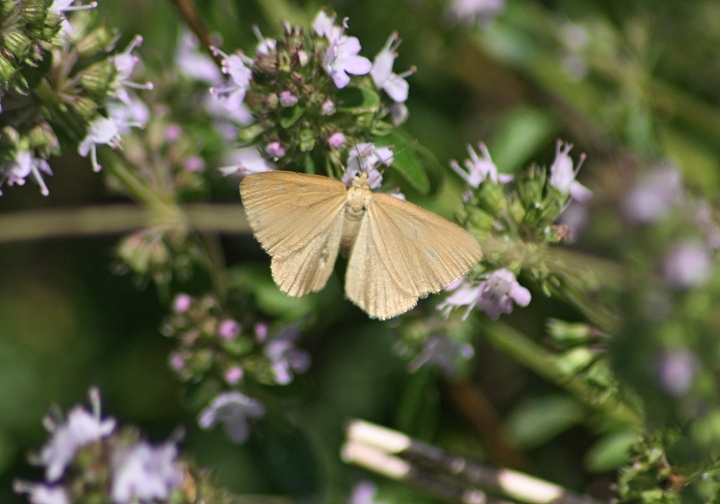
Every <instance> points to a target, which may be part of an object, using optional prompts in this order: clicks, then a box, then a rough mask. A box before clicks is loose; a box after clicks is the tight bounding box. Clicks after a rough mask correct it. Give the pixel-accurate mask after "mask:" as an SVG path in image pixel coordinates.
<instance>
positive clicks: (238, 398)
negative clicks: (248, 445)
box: [198, 392, 265, 443]
mask: <svg viewBox="0 0 720 504" xmlns="http://www.w3.org/2000/svg"><path fill="white" fill-rule="evenodd" d="M263 416H265V407H264V406H263V405H262V403H261V402H260V401H258V400H256V399H252V398H250V397H247V396H246V395H243V394H241V393H240V392H226V393H224V394H220V395H219V396H217V397H216V398H215V399H213V401H212V403H210V405H209V406H208V407H207V408H205V409H204V410H203V411H202V413H200V417H199V418H198V424H199V425H200V427H201V428H203V429H206V430H207V429H210V428H212V427H213V426H214V425H215V424H217V423H218V422H223V423H224V424H225V432H227V434H228V436H230V439H232V440H233V441H234V442H235V443H244V442H245V441H246V440H247V438H248V418H262V417H263Z"/></svg>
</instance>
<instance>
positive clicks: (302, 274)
mask: <svg viewBox="0 0 720 504" xmlns="http://www.w3.org/2000/svg"><path fill="white" fill-rule="evenodd" d="M346 192H347V189H346V187H345V184H343V183H342V182H339V181H337V180H333V179H330V178H328V177H321V176H318V175H307V174H300V173H293V172H287V171H273V172H263V173H256V174H253V175H248V176H247V177H245V178H244V179H243V181H242V183H241V184H240V195H241V196H242V200H243V205H244V206H245V213H246V215H247V219H248V222H249V223H250V227H251V228H252V230H253V233H254V234H255V237H256V238H257V240H258V241H259V242H260V244H261V245H262V246H263V248H264V249H265V250H266V251H267V252H268V254H270V256H271V257H272V261H271V270H272V275H273V279H274V280H275V283H276V284H277V285H278V286H279V287H280V289H281V290H282V291H283V292H285V293H287V294H289V295H291V296H295V297H298V296H303V295H305V294H308V293H310V292H315V291H318V290H320V289H322V288H323V287H324V286H325V284H326V283H327V280H328V278H329V277H330V275H331V274H332V271H333V267H334V266H335V259H336V258H337V255H338V250H339V248H340V239H341V236H342V225H343V210H344V206H345V198H346Z"/></svg>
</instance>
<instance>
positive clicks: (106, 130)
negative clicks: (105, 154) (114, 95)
mask: <svg viewBox="0 0 720 504" xmlns="http://www.w3.org/2000/svg"><path fill="white" fill-rule="evenodd" d="M121 142H122V138H121V137H120V129H119V128H118V125H117V123H116V122H115V121H114V120H112V119H108V118H106V117H98V118H97V119H95V120H94V121H93V122H91V123H90V126H89V127H88V131H87V135H86V136H85V138H83V140H82V141H81V142H80V144H79V145H78V153H79V154H80V155H81V156H82V157H86V156H87V155H88V153H89V154H90V162H91V164H92V168H93V171H96V172H99V171H100V170H101V169H102V166H100V163H98V160H97V146H98V145H103V144H107V145H109V146H110V147H112V148H113V149H116V148H117V147H119V146H120V143H121Z"/></svg>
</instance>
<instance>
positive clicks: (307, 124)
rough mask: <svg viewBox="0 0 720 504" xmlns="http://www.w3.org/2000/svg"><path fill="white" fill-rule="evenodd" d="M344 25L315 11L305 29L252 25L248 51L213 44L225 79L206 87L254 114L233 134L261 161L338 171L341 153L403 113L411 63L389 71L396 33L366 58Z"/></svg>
mask: <svg viewBox="0 0 720 504" xmlns="http://www.w3.org/2000/svg"><path fill="white" fill-rule="evenodd" d="M347 28H348V21H347V19H345V20H343V21H342V23H341V24H340V25H339V26H338V24H337V23H336V18H335V16H334V15H333V16H328V15H327V14H326V13H325V11H321V12H320V13H319V14H318V16H317V17H316V19H315V22H314V23H313V27H312V31H311V32H309V33H307V32H306V31H304V30H303V29H301V28H298V27H291V26H289V25H285V31H284V36H283V37H281V38H279V39H277V40H271V39H266V38H264V37H262V35H260V33H259V32H257V35H258V38H259V44H258V46H257V48H256V50H255V54H254V56H253V57H252V58H251V57H248V56H246V55H244V54H242V53H236V54H232V55H228V54H225V53H223V52H221V51H220V50H219V49H216V51H217V54H218V55H221V56H222V57H223V73H225V74H226V75H227V76H228V79H227V81H225V82H223V83H221V84H219V85H215V86H213V88H212V89H211V92H212V93H213V95H214V96H215V97H216V98H217V99H219V100H220V101H221V102H222V103H223V104H224V107H225V109H226V110H227V111H230V112H232V111H238V110H243V109H244V110H249V112H250V114H251V116H252V119H253V122H252V123H251V124H248V125H246V126H244V127H241V129H240V133H239V137H240V139H241V140H242V141H244V142H246V143H248V144H253V145H255V146H257V148H258V151H259V152H261V153H262V156H263V158H265V159H266V160H267V161H271V162H273V163H275V164H276V165H277V166H278V167H280V168H286V167H289V166H295V167H296V166H298V164H302V163H303V162H304V163H305V166H306V167H310V169H314V170H315V171H321V170H325V171H326V172H327V173H328V175H331V176H334V177H336V178H340V175H341V173H342V171H343V163H342V162H341V160H342V159H345V158H346V157H347V154H348V153H350V152H351V151H352V149H354V148H355V146H356V145H359V144H365V143H367V142H368V141H369V140H372V139H374V138H380V137H382V136H383V135H387V134H388V133H389V132H390V131H391V130H392V128H393V127H394V126H396V125H399V124H400V123H402V122H403V121H404V120H405V118H406V117H407V108H406V107H405V105H404V102H405V101H406V100H407V97H408V83H407V81H406V80H405V78H406V77H407V76H409V75H410V74H411V73H412V72H413V71H414V69H411V70H409V71H408V72H405V73H402V74H397V73H394V72H393V64H394V60H395V58H396V56H397V54H396V52H395V51H396V50H397V48H398V46H399V44H400V40H399V39H398V36H397V34H392V35H391V36H390V38H389V40H388V42H387V44H386V45H385V47H384V48H383V49H382V50H381V51H380V53H379V54H378V55H377V57H376V58H375V60H374V62H371V61H370V60H369V59H368V58H366V57H364V56H361V55H360V54H359V53H360V50H361V46H360V42H359V40H358V39H357V38H356V37H352V36H349V35H347V33H346V30H347ZM260 169H262V168H260ZM225 171H226V172H231V171H232V170H225ZM238 171H241V172H243V173H248V172H252V171H253V169H252V168H248V167H245V168H243V169H239V170H238Z"/></svg>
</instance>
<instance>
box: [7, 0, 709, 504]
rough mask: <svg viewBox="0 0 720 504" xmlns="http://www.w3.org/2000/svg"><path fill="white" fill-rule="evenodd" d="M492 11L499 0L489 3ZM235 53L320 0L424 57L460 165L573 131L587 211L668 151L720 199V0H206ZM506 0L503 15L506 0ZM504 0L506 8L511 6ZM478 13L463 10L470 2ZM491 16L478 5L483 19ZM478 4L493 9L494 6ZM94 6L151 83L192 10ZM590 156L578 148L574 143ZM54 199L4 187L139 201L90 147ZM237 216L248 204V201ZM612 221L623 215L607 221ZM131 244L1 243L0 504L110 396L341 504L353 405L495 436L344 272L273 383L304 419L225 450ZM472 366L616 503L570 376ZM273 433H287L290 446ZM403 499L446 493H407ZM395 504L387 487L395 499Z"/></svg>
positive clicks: (54, 186)
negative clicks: (187, 385) (32, 457)
mask: <svg viewBox="0 0 720 504" xmlns="http://www.w3.org/2000/svg"><path fill="white" fill-rule="evenodd" d="M496 4H497V5H496ZM196 5H197V8H198V10H199V12H200V14H201V16H202V17H203V19H204V21H205V23H206V24H207V26H208V27H209V29H210V30H211V31H212V32H213V33H217V34H219V35H220V36H221V38H222V48H223V49H224V50H225V51H226V52H228V53H230V52H231V51H233V50H234V49H236V48H241V49H244V50H245V51H252V49H253V48H254V47H255V45H256V43H257V39H256V37H255V35H254V34H253V31H252V26H253V25H257V26H258V27H259V28H260V31H261V32H262V33H263V34H264V35H265V36H267V37H274V36H277V35H279V34H280V33H281V31H280V30H281V24H280V22H281V21H282V20H289V21H291V22H292V23H293V24H301V25H305V26H308V27H309V26H310V23H311V22H312V19H313V18H314V16H315V15H316V13H317V12H318V10H319V8H320V7H321V6H323V5H324V6H326V7H327V8H328V10H330V11H333V10H334V11H336V12H337V13H338V16H339V17H340V18H343V17H346V16H347V17H348V18H349V33H350V34H351V35H353V36H356V37H358V38H359V40H360V42H361V44H362V47H363V49H362V52H361V54H363V55H364V56H367V57H369V58H372V57H374V55H375V54H376V53H377V52H378V51H379V50H380V49H381V48H382V47H383V45H384V44H385V42H386V40H387V38H388V36H389V35H390V34H391V33H392V32H393V31H397V32H398V34H399V37H400V38H401V39H402V40H403V42H402V45H401V46H400V48H399V51H398V52H399V57H398V58H397V60H396V62H395V67H394V68H395V71H396V72H402V71H404V70H406V69H409V68H410V67H411V66H415V67H417V72H416V73H415V74H414V75H412V76H411V77H409V79H408V80H409V83H410V97H409V99H408V101H407V106H408V108H409V111H410V115H409V119H408V122H407V123H406V125H405V127H406V129H407V131H408V132H409V133H410V134H411V135H412V136H413V137H415V138H417V139H418V141H419V143H420V145H422V146H424V147H426V148H427V149H428V150H429V151H431V152H432V153H433V154H434V155H435V156H436V157H437V159H438V160H439V161H440V164H441V165H443V166H445V167H447V166H448V162H449V161H450V160H452V159H455V160H462V159H464V158H465V157H466V155H467V154H466V145H467V144H472V145H476V144H477V143H478V142H480V141H484V142H485V143H486V144H487V145H488V147H489V150H490V153H491V154H492V156H493V160H494V161H495V163H496V165H497V166H498V167H499V168H500V170H501V171H503V172H506V173H513V172H514V171H515V170H517V169H519V168H520V167H523V166H526V165H527V164H529V163H531V162H532V161H535V162H538V163H540V164H543V165H549V164H550V163H551V162H552V160H553V157H554V152H555V141H556V139H558V138H562V139H563V140H566V141H569V142H571V143H573V144H575V147H574V149H573V151H572V153H573V154H574V155H575V156H579V154H580V153H583V152H584V153H586V154H587V161H586V162H585V164H584V165H583V168H582V172H581V175H580V179H581V180H582V181H583V183H584V184H585V185H587V186H589V187H590V188H591V189H592V190H593V191H594V193H595V198H594V200H593V203H592V210H596V211H597V212H596V214H594V215H599V216H600V217H598V218H599V219H601V218H602V215H603V207H604V206H606V205H612V204H615V203H614V202H615V201H616V200H617V192H618V191H619V190H620V189H621V188H622V181H623V177H624V173H625V172H626V171H627V170H631V169H632V167H634V166H637V165H643V164H650V163H654V162H656V161H659V160H669V161H672V162H673V163H675V164H677V166H679V167H680V169H681V171H682V173H683V176H684V178H685V180H686V181H687V183H688V184H689V186H690V188H691V190H693V191H695V192H696V193H698V194H701V195H703V196H704V197H706V198H708V199H709V200H710V201H711V202H712V201H714V200H715V199H716V198H717V196H716V195H717V191H716V189H717V187H718V175H719V174H720V170H719V168H720V167H719V166H718V159H719V158H718V151H719V149H720V107H718V98H719V95H720V87H718V85H717V83H718V81H719V80H720V52H718V51H717V48H718V47H720V3H718V2H717V1H715V0H706V1H703V0H697V1H694V2H686V1H682V0H666V1H664V2H655V1H651V0H635V1H632V2H628V1H626V0H609V1H608V0H566V1H560V0H559V1H549V0H548V1H532V0H506V1H505V2H504V3H503V2H489V1H485V2H482V1H480V0H476V1H475V2H473V1H471V0H465V1H461V0H458V1H457V2H454V3H453V2H444V1H439V0H387V1H384V2H377V1H373V0H344V1H338V2H335V3H324V4H321V3H317V2H299V1H283V0H253V1H248V0H242V1H240V0H223V1H214V0H208V1H202V2H196ZM493 5H495V7H493ZM496 7H497V8H496ZM463 9H465V10H463ZM473 9H480V12H481V13H480V14H479V15H478V16H470V15H468V11H472V10H473ZM483 9H484V10H483ZM98 11H99V12H100V13H101V14H102V16H105V17H106V18H107V20H108V24H109V25H110V26H114V27H117V28H118V29H119V30H120V32H121V41H120V42H119V44H118V47H125V45H126V44H127V43H128V42H129V41H130V40H131V39H132V37H134V36H135V35H136V34H141V35H142V36H143V38H144V42H143V45H142V47H141V49H140V50H139V54H140V55H141V56H142V60H143V64H144V67H145V70H146V73H147V75H148V78H149V80H152V75H157V74H160V73H161V72H162V71H167V70H168V68H167V67H168V65H172V62H173V58H174V54H175V47H176V43H177V40H178V35H179V27H180V26H181V25H182V23H183V21H182V20H181V18H180V16H179V15H178V14H177V12H176V10H175V9H174V6H173V5H172V3H171V2H170V1H168V0H165V1H162V0H142V1H139V0H138V1H131V0H117V1H112V2H110V1H102V0H101V1H100V2H99V6H98ZM576 159H577V157H576ZM51 163H52V166H53V172H54V175H53V176H52V177H49V178H47V180H46V181H47V183H48V184H49V186H50V196H49V197H43V196H41V195H40V194H39V192H38V190H37V187H35V186H33V185H30V184H28V185H26V186H24V187H14V188H7V190H5V191H3V192H4V194H3V196H2V197H1V198H0V218H3V217H5V216H8V215H10V214H11V213H12V212H21V211H32V210H44V211H51V210H52V209H54V208H70V207H72V208H77V207H83V206H87V205H104V204H108V203H117V202H121V201H124V200H123V199H122V198H120V197H118V196H117V195H115V194H114V193H112V192H111V191H110V190H109V189H108V188H107V187H106V185H105V184H104V179H103V175H102V174H99V175H98V174H95V173H93V172H92V170H91V168H90V165H89V162H88V161H87V160H86V159H83V158H80V157H78V156H75V155H68V156H66V157H63V158H62V159H53V160H51ZM215 168H216V166H212V165H211V164H209V165H208V167H207V170H206V177H207V178H208V179H209V181H210V188H211V189H210V199H211V200H212V201H216V202H225V203H238V204H239V197H238V194H237V187H236V185H235V182H233V181H230V180H228V179H224V178H222V177H221V176H220V175H219V174H218V173H217V172H216V170H215ZM432 178H433V182H434V186H433V191H432V193H431V194H430V195H419V194H415V193H413V191H412V189H411V188H409V187H407V188H406V187H403V190H404V192H405V193H406V194H407V196H408V199H410V200H413V201H416V202H418V203H419V204H422V205H424V206H426V207H429V208H432V209H434V210H435V211H437V212H439V213H444V214H445V215H451V213H452V211H453V210H454V209H455V207H456V204H457V201H458V198H457V196H458V195H459V194H460V193H461V191H462V188H463V183H462V181H461V180H460V179H459V177H457V176H455V175H454V174H453V173H452V172H451V170H449V169H448V170H446V171H445V173H436V174H432ZM238 212H239V214H238V215H240V208H239V207H238ZM608 222H609V221H608ZM591 229H592V231H591V232H588V233H587V234H582V233H581V234H580V235H579V236H578V238H577V242H576V243H575V245H574V246H575V247H577V248H579V249H581V250H585V251H588V252H592V253H595V254H599V255H605V254H608V253H610V252H609V251H608V249H607V248H606V247H607V246H606V243H607V239H608V237H611V236H612V232H613V230H612V229H607V228H604V227H603V221H602V220H600V221H599V222H595V225H594V227H592V228H591ZM118 239H119V237H118V236H112V235H111V236H97V237H83V238H73V237H68V238H51V239H38V240H32V241H20V242H15V241H14V242H7V241H3V240H2V237H0V475H1V476H0V501H2V502H7V503H11V502H22V501H23V500H24V499H23V498H21V497H18V496H15V495H14V494H13V493H12V491H11V482H12V480H13V479H14V478H17V477H22V478H27V479H38V478H39V475H38V471H37V469H36V468H33V467H32V466H30V465H29V464H28V463H27V461H26V455H27V454H28V452H29V451H31V450H37V449H38V448H39V447H40V446H41V445H42V444H43V443H44V442H45V440H46V433H45V431H44V429H43V428H42V425H41V419H42V417H43V415H44V414H46V413H47V412H48V410H49V408H50V406H51V404H53V403H57V404H59V405H60V406H62V407H63V408H65V409H67V408H69V407H70V406H71V405H73V404H76V403H78V402H83V403H85V404H87V403H86V397H87V395H86V393H87V390H88V388H89V387H90V386H91V385H97V386H99V387H100V388H101V390H102V393H103V398H104V411H106V412H108V414H111V415H112V416H115V417H116V418H118V419H119V420H120V421H122V422H128V423H136V424H138V425H140V426H141V427H142V429H143V430H144V432H145V433H146V434H147V435H148V437H149V438H151V439H153V440H155V441H160V440H163V439H165V438H167V437H168V436H169V435H170V433H171V432H172V431H173V429H174V428H176V427H177V426H185V427H186V428H187V436H186V441H185V443H184V448H185V449H186V450H187V452H188V453H189V454H191V455H192V456H194V457H195V458H196V459H197V461H198V462H199V463H200V464H203V465H207V466H209V467H212V468H213V469H214V474H215V475H216V476H217V478H218V480H219V482H220V483H221V484H222V485H225V486H227V487H228V488H230V489H231V490H233V491H235V492H238V493H241V494H265V495H279V494H290V495H299V496H302V495H305V496H307V495H314V496H315V497H316V498H317V501H320V502H322V501H325V502H342V501H343V500H344V498H345V496H346V495H347V494H348V492H349V489H350V488H351V486H352V485H353V483H354V482H356V481H359V480H361V479H365V478H368V479H375V478H374V477H373V476H370V475H368V474H367V473H364V472H363V471H361V470H359V469H355V468H352V467H349V466H346V465H344V464H343V463H342V462H341V461H340V460H339V457H338V451H339V447H340V443H341V441H342V436H343V426H344V422H345V420H346V419H348V418H351V417H361V418H365V419H368V420H371V421H375V422H378V423H381V424H383V425H388V426H391V427H396V428H401V429H405V430H406V431H410V433H412V434H413V435H417V436H419V437H423V438H425V439H429V440H432V441H433V442H436V443H439V444H441V445H443V446H445V447H446V448H447V449H456V450H458V451H459V452H461V453H463V454H466V455H469V456H473V457H477V458H480V459H483V458H485V457H486V456H487V453H486V451H485V447H484V445H483V443H482V441H481V438H482V436H481V434H479V433H478V432H477V431H476V429H475V428H474V426H473V424H472V422H471V421H470V420H469V419H468V418H467V416H466V415H464V414H463V413H462V410H463V408H462V405H461V404H458V401H460V402H462V400H463V399H462V394H461V393H460V392H459V389H458V387H457V384H452V383H449V382H447V381H445V380H443V379H442V378H441V377H440V376H439V375H437V374H434V373H432V372H430V371H425V370H421V371H419V372H417V373H408V370H407V363H406V362H405V361H404V360H402V359H401V358H400V357H398V356H397V339H396V336H395V335H394V333H393V331H392V327H391V326H392V324H386V323H380V322H376V321H369V320H368V319H367V317H366V316H365V315H364V314H362V313H361V312H359V311H358V310H357V309H355V308H354V307H352V306H351V305H350V304H349V303H348V302H346V301H345V300H343V298H342V295H341V289H340V286H339V284H338V283H337V280H335V283H334V284H331V285H330V286H329V288H328V289H327V291H326V292H324V293H323V294H320V295H319V296H320V297H318V298H317V301H316V302H317V304H318V306H319V305H323V306H324V308H323V309H322V311H321V313H322V314H323V316H324V317H326V319H325V320H324V322H323V323H322V324H318V327H317V329H315V330H314V331H311V332H310V333H309V334H305V335H304V337H303V342H302V346H303V348H305V349H307V350H308V351H309V352H310V353H311V355H312V366H311V368H310V370H309V371H308V372H307V373H306V374H305V375H303V376H301V377H299V378H298V379H297V380H296V381H295V382H294V383H293V384H292V385H290V386H288V387H286V388H284V389H283V390H281V391H279V392H278V394H280V395H281V396H282V397H283V399H284V400H285V401H286V404H287V414H288V416H289V418H291V419H292V421H291V422H290V425H292V428H290V427H287V426H286V427H283V429H279V430H278V431H279V432H281V433H282V434H278V433H277V432H278V431H276V432H275V434H273V435H272V436H269V437H267V438H265V441H266V443H265V445H264V446H262V443H257V442H256V443H249V444H248V445H244V446H241V447H238V446H235V445H231V444H229V443H228V441H227V439H226V437H225V436H224V434H223V433H222V432H221V431H220V430H216V431H213V432H209V433H208V432H201V431H199V430H198V429H197V427H196V423H195V415H196V413H195V412H193V411H190V410H189V409H188V408H186V407H185V406H183V401H182V397H183V391H182V385H181V384H180V383H179V382H178V381H177V380H176V378H175V377H174V375H173V374H172V372H171V371H170V370H169V368H168V364H167V362H168V354H169V352H170V351H171V349H172V343H171V342H170V341H169V340H168V339H167V338H165V337H163V336H162V335H161V333H160V331H159V327H160V326H161V324H162V321H163V318H164V317H165V316H166V315H167V312H168V305H169V300H168V299H167V296H166V295H164V293H162V292H158V291H157V290H156V288H155V286H154V284H152V283H147V282H142V281H138V279H137V278H133V276H132V275H127V274H124V275H123V274H120V273H119V268H117V259H116V258H115V257H114V246H115V245H116V243H117V240H118ZM222 244H223V250H224V253H225V256H226V260H227V263H228V264H230V265H236V264H241V263H248V264H249V265H251V266H257V267H258V268H265V269H267V261H266V258H265V257H264V254H263V253H262V251H261V250H260V249H259V247H257V245H256V244H255V242H254V240H253V238H252V236H250V235H236V236H223V238H222ZM548 317H560V318H563V319H567V320H571V321H572V320H579V319H580V313H578V312H577V311H576V310H575V309H573V308H572V307H570V306H568V305H566V304H563V303H559V302H555V301H552V300H549V299H548V298H546V297H545V296H544V295H543V293H542V292H540V291H533V301H532V303H531V305H530V306H529V307H527V308H525V309H521V310H516V311H515V313H513V314H512V315H511V316H509V317H508V322H509V323H510V324H511V325H513V326H514V327H517V328H520V329H521V330H522V331H523V332H524V333H525V334H526V335H528V336H530V337H532V338H535V339H538V340H541V339H542V337H543V336H542V334H543V333H544V330H545V322H546V320H547V318H548ZM475 341H476V343H477V346H476V350H475V358H474V360H473V361H472V373H471V375H470V380H471V381H472V382H473V383H475V384H477V385H478V386H479V387H480V388H481V389H482V390H483V391H484V393H485V394H486V395H487V398H488V399H489V401H490V403H491V409H492V410H494V411H495V412H496V413H497V414H498V415H499V417H500V418H501V421H502V422H503V424H504V426H505V428H506V429H507V431H508V433H509V436H510V438H511V439H512V440H513V442H514V444H515V445H516V446H517V447H518V448H519V450H520V451H521V452H522V454H523V463H524V464H526V468H527V469H529V470H530V471H531V472H534V473H535V474H538V475H540V476H542V477H544V478H548V479H550V480H553V481H555V482H558V483H560V484H562V485H565V486H567V487H568V488H571V489H574V490H578V491H582V492H584V491H590V492H592V493H594V494H595V495H597V496H600V497H602V496H605V497H607V496H608V495H609V493H608V492H609V485H610V482H612V481H613V480H614V479H615V475H614V473H613V471H612V469H613V467H614V466H613V462H614V461H609V462H608V461H606V460H598V459H597V458H593V453H597V452H593V448H594V447H597V442H598V439H599V436H598V429H597V426H596V425H592V423H591V422H587V412H586V411H585V410H584V409H583V408H582V407H581V406H580V405H579V404H578V403H576V402H574V401H573V400H572V398H570V397H569V396H568V395H566V394H565V393H564V392H563V391H562V390H560V389H558V388H556V387H555V386H554V385H552V384H550V383H549V382H546V381H544V380H543V379H542V378H541V377H539V376H538V375H536V374H534V373H533V372H531V371H529V370H527V369H526V368H524V367H523V366H521V365H520V364H518V363H517V362H516V361H515V360H513V359H512V358H510V357H509V356H507V355H506V354H504V353H503V352H502V351H500V350H498V349H497V348H496V347H495V346H493V345H491V344H489V343H487V342H486V341H484V340H483V339H482V338H476V339H475ZM273 443H279V444H280V445H282V446H284V447H286V448H287V447H289V446H292V447H294V448H293V449H286V450H285V451H284V452H283V453H286V454H287V457H285V458H282V460H278V459H277V458H275V459H272V458H268V457H265V456H263V451H267V450H268V449H272V448H269V447H272V446H273ZM377 481H378V483H379V484H380V485H381V487H382V489H383V490H385V492H386V494H385V495H390V496H395V497H393V499H394V501H398V502H402V499H406V500H405V501H406V502H424V501H425V500H427V502H435V501H433V500H432V499H431V498H430V497H427V496H420V495H416V494H413V493H410V494H405V492H407V490H405V489H402V488H401V487H393V488H387V486H388V485H387V484H386V483H384V482H382V481H381V480H379V479H378V480H377ZM388 500H389V499H388Z"/></svg>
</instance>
